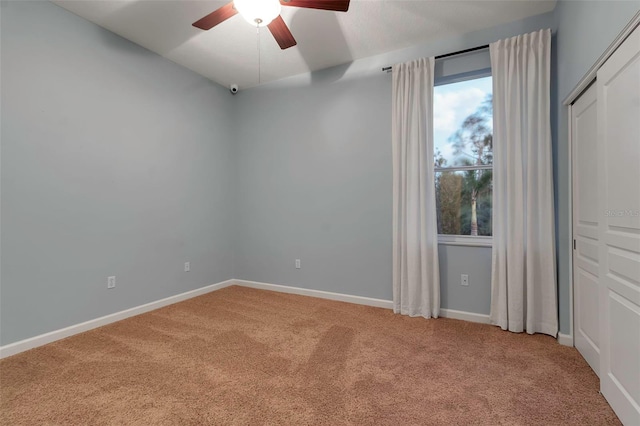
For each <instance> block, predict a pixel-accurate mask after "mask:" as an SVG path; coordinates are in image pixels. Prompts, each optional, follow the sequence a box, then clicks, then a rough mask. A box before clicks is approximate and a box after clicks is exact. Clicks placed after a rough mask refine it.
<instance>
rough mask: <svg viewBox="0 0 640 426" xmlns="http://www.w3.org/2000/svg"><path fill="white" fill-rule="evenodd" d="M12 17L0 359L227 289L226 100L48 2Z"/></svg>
mask: <svg viewBox="0 0 640 426" xmlns="http://www.w3.org/2000/svg"><path fill="white" fill-rule="evenodd" d="M1 15H2V17H1V19H2V20H1V40H2V42H1V43H2V45H1V48H2V65H1V73H2V74H1V75H2V96H1V99H2V101H1V102H2V104H1V120H2V130H1V135H0V137H1V141H2V157H1V191H2V207H1V217H2V235H1V240H0V244H1V246H2V262H1V265H0V268H1V275H0V279H1V284H2V286H1V293H0V311H1V314H0V327H1V328H0V344H2V345H5V344H8V343H11V342H14V341H17V340H21V339H24V338H28V337H32V336H35V335H38V334H41V333H45V332H48V331H52V330H56V329H59V328H62V327H65V326H69V325H72V324H76V323H79V322H82V321H86V320H89V319H92V318H96V317H100V316H102V315H105V314H109V313H113V312H117V311H120V310H123V309H126V308H130V307H133V306H137V305H140V304H143V303H147V302H150V301H154V300H158V299H161V298H164V297H167V296H171V295H174V294H178V293H181V292H184V291H188V290H192V289H195V288H198V287H202V286H204V285H208V284H213V283H216V282H220V281H223V280H226V279H230V278H232V277H233V264H232V227H231V224H232V223H233V210H232V201H233V200H232V197H231V192H232V186H231V175H232V169H233V167H232V164H231V160H232V158H231V155H232V150H231V143H232V138H233V133H232V129H233V126H232V125H231V124H230V122H231V119H232V116H231V113H232V111H231V110H230V109H229V108H228V105H229V102H230V98H231V95H230V94H229V93H228V91H227V90H226V89H224V88H222V87H220V86H218V85H216V84H214V83H212V82H210V81H209V80H206V79H205V78H202V77H200V76H197V75H196V74H194V73H192V72H191V71H188V70H186V69H185V68H182V67H180V66H178V65H176V64H174V63H172V62H170V61H168V60H166V59H163V58H161V57H160V56H158V55H156V54H154V53H151V52H149V51H148V50H145V49H143V48H141V47H139V46H137V45H135V44H133V43H131V42H128V41H126V40H124V39H122V38H120V37H118V36H116V35H114V34H112V33H110V32H108V31H106V30H103V29H101V28H99V27H98V26H96V25H94V24H92V23H90V22H88V21H86V20H84V19H82V18H79V17H77V16H75V15H73V14H71V13H69V12H67V11H65V10H63V9H61V8H59V7H58V6H55V5H53V4H51V3H49V2H34V1H24V2H10V3H4V2H3V3H2V8H1ZM185 261H191V263H192V271H191V272H189V273H184V272H182V271H183V263H184V262H185ZM109 275H115V276H117V286H116V288H115V289H113V290H107V287H106V283H107V276H109Z"/></svg>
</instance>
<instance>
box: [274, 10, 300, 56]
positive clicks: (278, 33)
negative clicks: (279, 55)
mask: <svg viewBox="0 0 640 426" xmlns="http://www.w3.org/2000/svg"><path fill="white" fill-rule="evenodd" d="M267 27H268V28H269V31H271V34H273V38H275V39H276V41H277V42H278V44H279V45H280V49H282V50H284V49H288V48H290V47H292V46H295V45H296V44H298V43H297V42H296V39H295V38H293V34H291V31H289V27H287V24H286V23H285V22H284V20H283V19H282V16H280V15H278V17H277V18H276V19H274V20H273V21H271V23H270V24H269V25H267Z"/></svg>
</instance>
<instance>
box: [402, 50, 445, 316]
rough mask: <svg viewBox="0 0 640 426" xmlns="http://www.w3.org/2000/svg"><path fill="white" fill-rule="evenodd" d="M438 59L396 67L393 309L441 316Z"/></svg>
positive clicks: (411, 313)
mask: <svg viewBox="0 0 640 426" xmlns="http://www.w3.org/2000/svg"><path fill="white" fill-rule="evenodd" d="M433 68H434V58H428V59H426V58H425V59H419V60H416V61H410V62H406V63H403V64H398V65H394V66H393V86H392V91H393V101H392V102H393V104H392V124H391V129H392V135H391V136H392V145H393V310H394V312H396V313H401V314H403V315H409V316H422V317H425V318H431V317H435V318H437V317H438V314H439V310H440V272H439V270H438V230H437V224H436V195H435V184H434V181H435V177H434V164H433Z"/></svg>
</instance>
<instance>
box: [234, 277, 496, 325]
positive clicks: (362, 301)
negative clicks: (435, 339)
mask: <svg viewBox="0 0 640 426" xmlns="http://www.w3.org/2000/svg"><path fill="white" fill-rule="evenodd" d="M235 284H236V285H239V286H242V287H251V288H257V289H261V290H271V291H277V292H280V293H290V294H299V295H302V296H311V297H318V298H321V299H329V300H337V301H340V302H348V303H355V304H358V305H367V306H374V307H377V308H385V309H393V301H392V300H384V299H373V298H371V297H363V296H352V295H350V294H343V293H332V292H329V291H322V290H313V289H309V288H300V287H290V286H286V285H279V284H269V283H261V282H256V281H246V280H235ZM440 316H441V317H442V318H453V319H459V320H464V321H470V322H477V323H481V324H489V315H484V314H474V313H472V312H464V311H456V310H453V309H440Z"/></svg>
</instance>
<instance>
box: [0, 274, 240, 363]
mask: <svg viewBox="0 0 640 426" xmlns="http://www.w3.org/2000/svg"><path fill="white" fill-rule="evenodd" d="M233 284H234V280H227V281H223V282H220V283H217V284H212V285H208V286H206V287H202V288H198V289H195V290H191V291H187V292H185V293H180V294H177V295H175V296H171V297H167V298H164V299H161V300H156V301H155V302H151V303H146V304H144V305H140V306H136V307H134V308H130V309H126V310H124V311H120V312H116V313H113V314H110V315H105V316H103V317H100V318H96V319H92V320H89V321H85V322H83V323H80V324H75V325H72V326H69V327H66V328H61V329H60V330H55V331H51V332H49V333H45V334H41V335H39V336H35V337H31V338H29V339H25V340H20V341H19V342H15V343H10V344H8V345H4V346H0V359H2V358H6V357H8V356H11V355H15V354H18V353H20V352H24V351H27V350H29V349H33V348H37V347H38V346H42V345H46V344H47V343H52V342H55V341H56V340H60V339H64V338H66V337H69V336H73V335H74V334H78V333H83V332H85V331H89V330H91V329H94V328H97V327H102V326H103V325H107V324H111V323H113V322H116V321H120V320H123V319H125V318H129V317H133V316H135V315H140V314H143V313H145V312H149V311H153V310H155V309H158V308H162V307H163V306H167V305H172V304H174V303H178V302H182V301H183V300H187V299H191V298H192V297H197V296H201V295H203V294H206V293H210V292H212V291H216V290H220V289H221V288H224V287H228V286H230V285H233Z"/></svg>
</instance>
